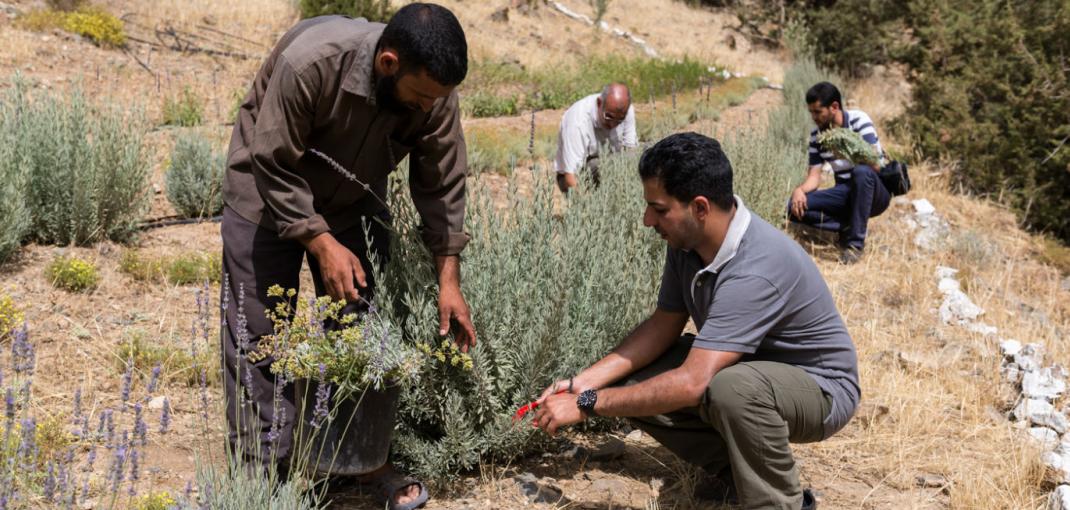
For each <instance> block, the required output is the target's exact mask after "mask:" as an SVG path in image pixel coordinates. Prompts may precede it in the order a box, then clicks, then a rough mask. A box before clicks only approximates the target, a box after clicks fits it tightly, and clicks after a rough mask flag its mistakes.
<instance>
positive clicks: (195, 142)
mask: <svg viewBox="0 0 1070 510" xmlns="http://www.w3.org/2000/svg"><path fill="white" fill-rule="evenodd" d="M225 166H226V161H225V159H224V157H223V155H222V154H221V153H218V152H216V151H215V150H213V148H212V143H211V142H210V141H209V140H208V139H207V138H205V137H204V135H202V134H200V133H198V132H188V133H181V134H179V135H178V138H177V139H176V140H175V148H174V150H173V151H171V164H170V166H169V167H168V169H167V176H166V178H165V181H164V192H165V194H166V195H167V200H168V201H169V202H171V205H172V206H174V208H175V211H176V212H178V214H179V215H180V216H184V217H186V218H202V217H209V216H215V215H217V214H220V213H221V212H223V170H224V168H225Z"/></svg>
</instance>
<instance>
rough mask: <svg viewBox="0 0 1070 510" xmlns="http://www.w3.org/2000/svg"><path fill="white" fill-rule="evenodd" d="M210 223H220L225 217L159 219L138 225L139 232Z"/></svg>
mask: <svg viewBox="0 0 1070 510" xmlns="http://www.w3.org/2000/svg"><path fill="white" fill-rule="evenodd" d="M209 221H210V222H212V223H219V222H220V221H223V215H222V214H220V215H219V216H211V217H208V218H175V217H164V218H157V219H155V220H149V221H146V222H144V223H142V224H140V225H138V226H137V230H151V229H154V228H161V227H170V226H173V225H190V224H193V223H206V222H209Z"/></svg>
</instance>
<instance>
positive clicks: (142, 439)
mask: <svg viewBox="0 0 1070 510" xmlns="http://www.w3.org/2000/svg"><path fill="white" fill-rule="evenodd" d="M141 412H142V407H141V403H140V402H139V403H137V404H134V444H137V445H140V446H145V445H146V444H148V439H147V437H146V436H147V434H148V430H149V426H148V425H146V424H145V420H144V419H143V418H142V417H141Z"/></svg>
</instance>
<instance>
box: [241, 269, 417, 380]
mask: <svg viewBox="0 0 1070 510" xmlns="http://www.w3.org/2000/svg"><path fill="white" fill-rule="evenodd" d="M267 295H268V297H269V298H275V299H276V300H277V301H276V304H275V307H274V309H272V310H269V311H268V318H269V319H270V320H271V321H272V323H273V324H274V333H273V334H272V335H269V336H267V337H265V338H263V339H261V341H260V345H259V347H258V349H257V350H256V351H255V352H253V353H252V354H250V358H251V360H252V361H254V362H255V361H259V360H262V359H265V358H267V357H269V356H270V357H272V358H273V359H274V361H273V362H272V363H271V370H272V372H274V373H277V374H284V375H285V376H286V378H287V379H288V380H297V379H321V380H326V381H329V382H330V383H331V384H332V385H333V386H334V387H335V388H336V395H339V396H342V397H343V398H344V397H345V396H348V395H354V394H358V393H360V392H361V391H363V390H365V389H367V388H373V389H376V390H379V389H383V388H385V387H386V385H387V384H390V385H394V384H400V385H404V384H406V383H408V382H410V381H411V380H412V379H413V378H414V377H415V376H416V374H417V372H418V371H419V369H420V363H421V360H422V357H421V356H420V355H419V353H418V352H416V350H415V349H414V348H413V347H412V345H410V344H407V343H404V342H402V339H401V335H400V330H398V329H396V328H394V327H393V326H391V323H390V322H389V321H388V320H386V319H385V318H384V317H383V316H381V315H380V314H378V313H377V312H376V311H375V310H374V309H372V310H371V311H370V312H369V313H367V314H364V316H363V317H362V318H359V319H358V317H357V316H356V315H355V314H352V313H345V314H344V313H343V312H342V309H343V308H344V307H345V305H346V303H345V301H334V300H332V299H331V298H330V297H329V296H322V297H319V298H317V299H315V300H312V301H301V302H298V303H297V305H296V306H295V305H294V304H293V301H295V299H294V298H295V296H296V295H297V292H296V291H295V290H294V289H288V290H284V289H283V288H282V287H280V286H278V285H273V286H271V287H270V288H268V290H267ZM326 322H331V323H336V324H339V325H340V326H341V328H340V329H336V330H332V329H326V328H324V326H323V324H324V323H326Z"/></svg>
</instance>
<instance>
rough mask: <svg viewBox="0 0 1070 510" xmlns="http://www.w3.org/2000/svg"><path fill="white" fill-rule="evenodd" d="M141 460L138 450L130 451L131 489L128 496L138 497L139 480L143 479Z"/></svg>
mask: <svg viewBox="0 0 1070 510" xmlns="http://www.w3.org/2000/svg"><path fill="white" fill-rule="evenodd" d="M140 458H141V454H140V453H139V452H138V451H137V450H131V451H130V489H129V491H128V494H130V495H131V496H137V488H136V484H137V481H138V479H139V478H141V462H140V461H139V460H138V459H140Z"/></svg>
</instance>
